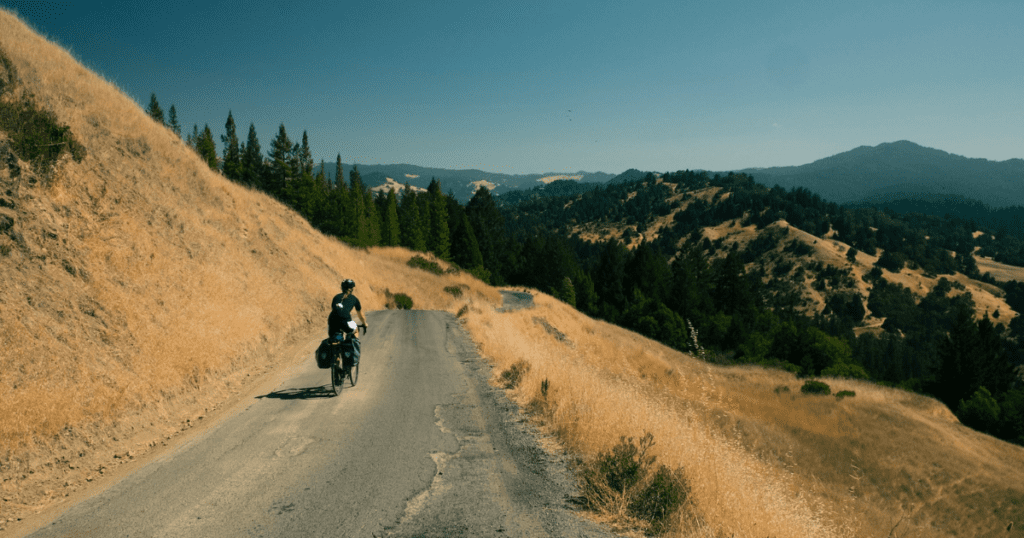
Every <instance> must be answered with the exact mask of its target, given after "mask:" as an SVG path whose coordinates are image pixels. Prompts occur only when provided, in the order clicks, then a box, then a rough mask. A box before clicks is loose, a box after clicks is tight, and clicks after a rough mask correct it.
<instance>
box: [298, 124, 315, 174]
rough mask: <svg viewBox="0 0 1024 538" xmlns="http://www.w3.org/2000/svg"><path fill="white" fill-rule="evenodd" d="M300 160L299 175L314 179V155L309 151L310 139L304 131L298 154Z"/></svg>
mask: <svg viewBox="0 0 1024 538" xmlns="http://www.w3.org/2000/svg"><path fill="white" fill-rule="evenodd" d="M297 157H298V159H299V169H298V170H299V173H300V174H306V175H308V176H310V177H313V154H312V153H311V152H310V150H309V137H308V136H307V135H306V131H302V145H301V146H299V151H298V153H297Z"/></svg>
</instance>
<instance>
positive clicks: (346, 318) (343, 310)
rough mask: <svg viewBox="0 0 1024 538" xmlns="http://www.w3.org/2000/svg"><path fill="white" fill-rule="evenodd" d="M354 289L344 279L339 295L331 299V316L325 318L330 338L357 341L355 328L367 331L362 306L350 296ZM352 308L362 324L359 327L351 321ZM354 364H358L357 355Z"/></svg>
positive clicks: (349, 280) (349, 279) (354, 297)
mask: <svg viewBox="0 0 1024 538" xmlns="http://www.w3.org/2000/svg"><path fill="white" fill-rule="evenodd" d="M355 288H356V283H355V282H354V281H353V280H352V279H351V278H346V279H345V280H343V281H342V282H341V293H339V294H337V295H335V296H334V298H333V299H331V314H330V315H329V316H327V335H328V336H330V337H331V338H334V339H336V340H344V339H345V337H346V336H348V337H349V338H356V339H357V340H358V338H359V333H358V332H356V327H362V328H363V332H365V331H366V329H367V326H366V316H364V315H363V305H362V304H360V303H359V298H358V297H356V296H355V295H352V290H354V289H355ZM353 308H354V309H355V311H356V316H357V317H358V318H359V321H360V322H362V324H361V325H356V323H355V322H354V321H352V309H353ZM356 349H358V347H357V348H356ZM355 362H356V363H358V362H359V355H358V354H356V357H355Z"/></svg>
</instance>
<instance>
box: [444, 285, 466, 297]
mask: <svg viewBox="0 0 1024 538" xmlns="http://www.w3.org/2000/svg"><path fill="white" fill-rule="evenodd" d="M444 291H446V292H448V293H450V294H451V295H452V297H456V298H458V297H462V288H461V287H459V286H446V287H445V288H444Z"/></svg>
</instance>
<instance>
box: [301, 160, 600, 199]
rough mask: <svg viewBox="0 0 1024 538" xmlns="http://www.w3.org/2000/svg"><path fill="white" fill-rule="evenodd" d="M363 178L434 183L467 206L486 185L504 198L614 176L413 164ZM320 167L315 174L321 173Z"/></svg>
mask: <svg viewBox="0 0 1024 538" xmlns="http://www.w3.org/2000/svg"><path fill="white" fill-rule="evenodd" d="M356 166H358V167H359V175H360V177H361V178H362V180H363V183H364V184H365V185H368V186H370V187H377V186H379V185H384V184H386V183H388V178H391V179H392V180H393V181H394V182H396V183H398V184H400V185H404V184H405V183H409V185H411V186H414V187H421V188H427V186H429V185H430V181H431V180H432V179H435V178H436V179H437V180H438V181H439V182H440V183H441V191H442V192H444V193H449V192H451V193H452V194H454V195H455V198H456V199H457V200H459V201H461V202H463V203H465V202H466V201H468V200H469V199H470V198H472V197H473V194H474V193H475V192H476V191H477V189H478V188H479V187H480V186H481V185H482V186H486V187H487V188H488V189H489V190H490V191H491V193H492V194H495V195H497V194H502V193H506V192H510V191H513V190H520V189H530V188H532V187H536V186H542V185H545V184H547V183H551V182H553V181H557V180H572V181H578V182H580V183H594V184H602V183H607V182H608V181H609V180H610V179H612V178H613V177H615V176H614V174H606V173H604V172H576V173H574V174H566V173H562V172H551V173H548V174H499V173H495V172H484V171H483V170H447V169H444V168H427V167H423V166H415V165H411V164H357V165H356ZM324 168H325V170H324V173H325V175H326V176H327V177H328V178H329V179H330V181H334V175H335V168H336V165H335V164H334V163H325V165H324ZM319 169H320V167H319V166H317V167H316V170H314V173H316V172H317V171H319ZM342 170H343V173H344V174H345V179H346V180H348V179H349V174H350V173H351V171H352V165H351V164H344V163H342Z"/></svg>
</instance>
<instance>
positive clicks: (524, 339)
mask: <svg viewBox="0 0 1024 538" xmlns="http://www.w3.org/2000/svg"><path fill="white" fill-rule="evenodd" d="M535 303H536V306H535V307H534V308H532V309H528V310H520V311H514V312H494V311H491V310H474V311H473V312H472V313H471V314H470V315H469V316H467V318H466V321H465V323H466V326H467V328H468V329H469V330H470V332H471V333H472V334H474V335H475V337H476V338H477V340H478V343H479V345H480V349H481V352H482V353H484V354H485V356H487V357H488V358H490V359H491V360H492V361H493V362H494V363H495V366H496V370H495V371H496V375H498V374H500V372H502V371H504V370H507V369H508V368H510V367H511V366H512V365H513V364H515V363H517V362H519V361H525V362H526V364H528V365H529V367H528V369H526V374H525V375H524V376H523V378H522V380H521V382H520V384H519V385H518V387H517V388H516V389H514V390H513V391H511V392H510V394H511V395H512V397H513V398H514V399H516V400H517V401H518V402H519V403H520V404H521V405H522V406H524V407H526V408H527V409H531V410H533V411H534V412H535V413H536V416H537V417H538V419H539V420H540V421H541V422H543V423H544V424H545V427H546V428H548V429H549V430H550V431H551V432H552V433H553V434H554V435H555V436H556V437H557V438H558V439H559V440H560V441H561V443H562V444H563V445H564V446H565V448H566V449H568V450H570V451H571V452H574V453H577V454H583V455H590V456H593V455H596V454H597V453H598V452H600V451H607V450H608V449H610V448H611V446H612V445H613V444H614V443H616V442H617V441H618V439H619V437H620V436H629V437H634V438H638V437H639V436H641V435H643V433H644V432H651V433H652V434H654V438H655V441H656V443H657V444H656V446H655V447H654V451H655V453H656V455H657V457H658V462H659V463H664V464H666V465H669V466H673V467H681V468H683V469H684V471H685V474H686V476H687V479H688V481H689V484H690V486H691V488H692V504H691V505H690V506H689V507H688V509H687V510H686V511H684V513H683V514H681V516H680V517H681V521H680V528H679V530H678V531H677V533H676V535H678V536H705V535H708V536H712V535H714V536H750V537H755V536H762V537H763V536H775V537H783V536H879V537H882V536H887V535H888V533H889V531H890V529H892V528H893V526H895V525H896V524H897V523H899V527H898V528H897V530H896V532H895V534H894V535H896V536H909V535H922V536H954V535H961V536H964V535H971V536H980V535H986V534H994V533H996V532H997V531H1002V532H1004V533H1005V527H1006V524H1007V523H1008V522H1009V521H1011V520H1017V521H1019V520H1020V518H1022V517H1024V486H1022V484H1024V482H1022V480H1024V466H1022V465H1021V464H1022V463H1024V449H1022V448H1021V447H1017V446H1013V445H1009V444H1007V443H1003V442H1001V441H998V440H995V439H993V438H991V437H988V436H985V435H982V434H979V433H977V432H973V431H971V430H969V429H967V428H964V427H963V426H961V425H960V424H959V423H958V422H957V421H956V419H955V417H953V415H952V414H951V413H950V412H949V410H948V409H946V407H945V406H943V405H942V404H941V403H939V402H937V401H935V400H932V399H930V398H926V397H923V396H918V395H914V394H911V393H906V392H903V391H899V390H895V389H888V388H883V387H877V386H874V385H871V384H869V383H863V382H857V381H850V380H833V379H827V380H826V381H827V382H828V383H830V384H831V386H832V389H833V391H839V390H852V391H855V392H856V396H854V397H847V398H844V399H842V400H837V399H836V398H834V397H831V396H827V397H826V396H809V395H803V394H801V393H800V390H799V389H800V385H801V384H802V382H801V381H798V380H797V379H795V378H794V377H793V376H792V375H790V374H788V373H785V372H781V371H776V370H766V369H763V368H759V367H729V368H725V367H718V366H714V365H709V364H707V363H703V362H701V361H698V360H696V359H693V358H692V357H690V356H688V355H685V354H682V353H678V352H676V351H673V350H670V349H668V348H665V347H663V346H661V345H659V344H657V343H654V342H651V341H649V340H646V339H644V338H642V337H639V336H637V335H635V334H633V333H630V332H628V331H625V330H623V329H621V328H618V327H615V326H612V325H609V324H606V323H603V322H600V321H594V320H592V319H589V318H587V317H585V316H583V315H581V314H579V313H578V312H576V311H575V310H573V309H571V308H569V307H567V306H566V305H564V304H562V303H560V302H558V301H557V300H554V299H552V298H550V297H548V296H546V295H543V294H539V295H538V296H537V297H536V300H535ZM524 327H526V330H524ZM543 380H547V381H548V386H549V388H548V391H547V394H546V396H545V395H543V394H542V392H541V388H540V387H541V383H542V381H543ZM496 382H497V380H496ZM783 386H785V387H788V391H782V390H781V389H780V390H779V391H776V388H778V387H783ZM901 518H903V519H902V521H901Z"/></svg>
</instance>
